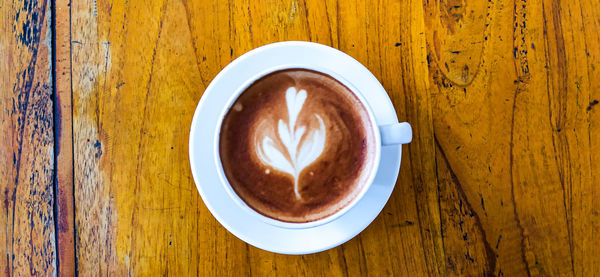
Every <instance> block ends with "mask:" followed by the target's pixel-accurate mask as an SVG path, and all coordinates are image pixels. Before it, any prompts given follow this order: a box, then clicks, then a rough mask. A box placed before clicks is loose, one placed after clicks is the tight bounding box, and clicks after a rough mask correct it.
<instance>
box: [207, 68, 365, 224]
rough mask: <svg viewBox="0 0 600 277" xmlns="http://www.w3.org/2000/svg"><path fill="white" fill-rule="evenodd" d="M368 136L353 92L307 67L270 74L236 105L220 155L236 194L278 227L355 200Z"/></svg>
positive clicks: (327, 213) (362, 176)
mask: <svg viewBox="0 0 600 277" xmlns="http://www.w3.org/2000/svg"><path fill="white" fill-rule="evenodd" d="M375 151H376V145H375V135H374V133H373V126H372V124H371V121H370V119H369V114H368V112H367V110H366V109H365V107H364V106H363V104H362V103H361V102H360V100H359V99H358V98H357V97H356V95H354V93H353V92H352V91H351V90H350V89H348V88H347V87H346V86H344V85H343V84H342V83H340V82H339V81H337V80H336V79H334V78H333V77H331V76H329V75H326V74H323V73H319V72H316V71H312V70H306V69H287V70H280V71H276V72H273V73H270V74H268V75H266V76H264V77H262V78H260V79H258V80H257V81H255V82H254V83H253V84H252V85H250V86H249V87H248V88H247V89H246V90H245V91H244V92H242V94H241V95H240V96H239V97H238V98H237V99H236V100H235V102H234V103H233V105H232V106H231V108H230V109H229V111H228V112H227V114H226V115H225V118H224V119H223V123H222V126H221V130H220V138H219V152H220V153H219V155H220V159H221V163H222V166H223V171H224V173H225V176H226V178H227V180H228V181H229V184H230V185H231V187H232V188H233V190H234V191H235V193H236V194H237V195H238V196H239V197H240V198H241V199H242V200H243V201H244V202H245V203H246V204H247V205H248V206H249V207H251V208H252V209H254V210H255V211H257V212H259V213H260V214H263V215H265V216H267V217H270V218H273V219H277V220H280V221H285V222H297V223H301V222H310V221H315V220H319V219H323V218H326V217H328V216H330V215H332V214H334V213H336V212H337V211H339V210H341V209H343V208H344V207H346V206H347V205H348V204H350V203H351V202H352V200H354V199H355V198H356V197H357V195H358V194H360V192H361V191H362V189H363V188H364V186H365V185H366V182H367V179H368V178H369V176H370V175H371V172H372V171H373V170H375V169H373V168H372V167H373V163H374V161H373V160H374V158H375Z"/></svg>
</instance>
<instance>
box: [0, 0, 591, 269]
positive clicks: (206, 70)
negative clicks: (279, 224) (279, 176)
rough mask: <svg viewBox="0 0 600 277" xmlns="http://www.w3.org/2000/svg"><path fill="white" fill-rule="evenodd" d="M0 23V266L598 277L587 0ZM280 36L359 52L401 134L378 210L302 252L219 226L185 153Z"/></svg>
mask: <svg viewBox="0 0 600 277" xmlns="http://www.w3.org/2000/svg"><path fill="white" fill-rule="evenodd" d="M0 20H1V21H0V38H1V39H0V73H1V74H0V98H1V101H0V140H1V143H0V160H1V161H2V162H1V163H0V200H2V201H0V244H1V245H2V247H0V257H6V258H0V275H11V276H12V275H14V276H29V275H37V274H39V275H52V274H53V273H59V274H60V275H62V276H70V275H73V274H74V273H75V272H76V271H77V272H78V273H79V274H80V276H90V275H108V274H110V275H116V276H123V275H126V274H131V275H142V276H144V275H173V276H187V275H202V276H206V275H211V276H224V275H229V276H244V275H257V276H262V275H271V274H275V275H281V276H290V275H291V276H296V275H309V276H311V275H324V276H337V275H347V276H358V275H374V276H376V275H382V276H389V275H396V276H422V275H431V276H455V275H470V276H481V275H487V276H490V275H495V276H525V275H527V276H531V275H533V276H563V275H564V276H593V275H596V274H598V272H599V271H600V247H598V246H599V245H600V105H598V103H599V100H600V82H599V80H600V35H599V34H600V6H599V5H598V3H597V2H596V1H593V0H570V1H558V0H555V1H551V0H547V1H525V0H513V1H507V0H504V1H503V0H488V1H474V0H447V1H439V0H438V1H435V0H431V1H430V0H422V1H421V0H403V1H393V0H382V1H367V2H353V1H334V0H325V1H317V0H314V1H312V0H305V1H270V2H269V1H191V0H182V1H177V0H169V1H167V0H164V1H146V2H142V1H117V0H82V1H73V2H70V1H69V0H56V1H55V2H53V3H52V2H50V1H41V0H40V1H33V0H31V1H23V2H21V1H14V2H12V3H9V2H8V1H4V2H1V3H0ZM51 22H54V24H52V25H51ZM284 40H305V41H314V42H319V43H322V44H326V45H330V46H333V47H335V48H337V49H340V50H342V51H344V52H346V53H348V54H349V55H351V56H353V57H355V58H356V59H357V60H359V61H360V62H361V63H363V64H364V65H365V66H367V67H368V68H369V69H370V70H371V71H372V72H373V73H374V74H375V76H376V77H377V78H378V79H379V80H380V81H381V83H382V84H383V86H384V87H385V88H386V90H387V91H388V93H389V95H390V96H391V98H392V100H393V102H394V105H395V107H396V109H397V111H398V117H399V118H400V120H401V121H408V122H410V123H411V124H412V126H413V128H414V140H413V142H412V143H411V144H410V145H408V146H405V148H404V150H405V152H404V153H405V156H403V163H402V168H401V171H400V178H399V180H398V182H397V184H396V188H395V190H394V193H393V195H392V197H391V199H390V200H389V202H388V203H387V206H386V207H385V209H384V210H383V212H382V213H381V214H380V215H379V217H378V218H377V219H376V220H375V221H374V222H373V223H372V224H371V225H370V226H369V227H368V228H367V229H366V230H365V231H363V232H362V233H361V234H360V235H359V236H357V237H356V238H354V239H352V240H351V241H349V242H348V243H345V244H343V245H342V246H340V247H337V248H334V249H332V250H328V251H325V252H322V253H318V254H313V255H305V256H285V255H278V254H272V253H269V252H265V251H262V250H259V249H257V248H254V247H253V246H250V245H247V244H246V243H244V242H242V241H241V240H239V239H237V238H235V237H234V236H233V235H231V234H230V233H229V232H228V231H226V230H225V228H223V227H222V226H221V225H220V224H219V223H218V222H217V221H216V220H215V219H214V218H213V217H212V215H211V214H210V213H209V211H208V210H207V209H206V207H205V206H204V204H203V202H202V200H201V198H200V196H199V194H198V192H197V191H196V188H195V185H194V182H193V180H192V177H191V173H190V168H189V162H188V148H187V142H188V133H189V127H190V122H191V119H192V114H193V112H194V109H195V107H196V104H197V103H198V101H199V99H200V97H201V96H202V92H203V91H204V89H205V88H206V86H207V85H208V84H209V82H210V81H211V80H212V78H213V77H215V75H216V74H217V73H218V72H219V71H220V70H221V69H222V68H223V67H224V66H225V65H226V64H228V63H229V62H230V61H232V60H233V59H235V58H236V57H238V56H240V55H241V54H243V53H245V52H246V51H248V50H250V49H253V48H255V47H258V46H261V45H264V44H267V43H271V42H276V41H284Z"/></svg>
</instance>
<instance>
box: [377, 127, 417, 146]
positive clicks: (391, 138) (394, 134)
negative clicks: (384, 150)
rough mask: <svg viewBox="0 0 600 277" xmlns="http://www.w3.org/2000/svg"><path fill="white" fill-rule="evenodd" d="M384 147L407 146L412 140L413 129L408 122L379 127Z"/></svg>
mask: <svg viewBox="0 0 600 277" xmlns="http://www.w3.org/2000/svg"><path fill="white" fill-rule="evenodd" d="M379 133H380V134H381V144H382V145H384V146H385V145H395V144H406V143H409V142H410V141H411V140H412V128H411V127H410V124H408V122H402V123H392V124H387V125H382V126H379Z"/></svg>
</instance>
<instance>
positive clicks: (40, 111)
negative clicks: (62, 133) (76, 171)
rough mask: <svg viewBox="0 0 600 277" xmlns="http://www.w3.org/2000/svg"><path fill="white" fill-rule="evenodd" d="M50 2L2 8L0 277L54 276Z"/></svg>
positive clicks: (24, 3) (6, 5)
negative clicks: (0, 276)
mask: <svg viewBox="0 0 600 277" xmlns="http://www.w3.org/2000/svg"><path fill="white" fill-rule="evenodd" d="M50 17H51V11H50V1H15V2H10V3H9V2H2V3H1V4H0V37H1V38H2V39H1V40H0V57H1V58H0V72H1V74H0V98H1V100H0V141H2V143H0V160H1V161H2V162H0V200H1V201H0V211H2V212H1V216H0V241H1V244H2V247H0V256H1V257H2V258H0V275H3V276H34V275H36V276H52V275H54V274H55V273H56V253H55V233H54V231H55V230H54V210H53V203H54V193H53V178H54V134H53V112H52V111H53V105H52V74H51V62H52V48H51V34H52V32H51V30H50Z"/></svg>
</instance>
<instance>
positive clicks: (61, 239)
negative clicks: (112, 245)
mask: <svg viewBox="0 0 600 277" xmlns="http://www.w3.org/2000/svg"><path fill="white" fill-rule="evenodd" d="M53 12H54V13H55V16H54V53H55V57H54V78H55V95H54V100H55V101H54V107H55V108H54V111H55V116H54V117H55V119H56V120H55V121H54V122H55V125H54V135H55V138H56V142H55V143H56V153H55V155H56V156H55V158H56V196H55V203H56V204H55V206H56V222H57V224H56V229H57V236H56V238H57V241H56V248H57V252H58V257H57V258H58V275H59V276H75V274H76V272H75V270H76V269H75V268H76V264H75V210H74V209H75V208H74V205H75V199H74V196H73V120H72V111H73V107H72V96H71V1H55V2H54V9H53Z"/></svg>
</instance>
